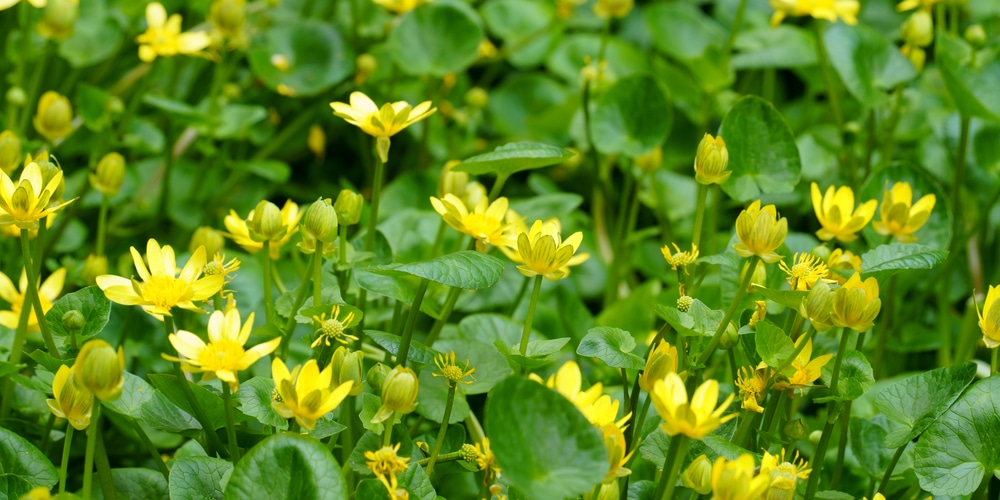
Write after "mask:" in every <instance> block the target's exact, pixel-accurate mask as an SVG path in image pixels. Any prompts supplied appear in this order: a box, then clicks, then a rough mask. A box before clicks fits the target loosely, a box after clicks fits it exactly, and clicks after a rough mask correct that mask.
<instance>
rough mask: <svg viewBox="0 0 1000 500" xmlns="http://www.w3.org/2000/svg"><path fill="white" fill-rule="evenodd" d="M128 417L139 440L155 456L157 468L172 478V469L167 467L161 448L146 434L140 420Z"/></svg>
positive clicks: (166, 476) (154, 460) (165, 477)
mask: <svg viewBox="0 0 1000 500" xmlns="http://www.w3.org/2000/svg"><path fill="white" fill-rule="evenodd" d="M125 418H127V419H128V422H129V424H130V425H131V426H132V430H133V431H135V434H136V436H139V441H142V445H143V446H145V447H146V450H147V451H149V455H150V456H151V457H153V462H154V463H155V464H156V468H157V469H159V470H160V474H163V478H164V479H167V480H169V479H170V470H169V469H167V464H165V463H163V457H162V455H160V450H158V449H156V446H155V445H153V442H152V441H151V440H150V439H149V436H148V435H146V431H144V430H143V429H142V425H140V424H139V421H137V420H136V419H134V418H132V417H125Z"/></svg>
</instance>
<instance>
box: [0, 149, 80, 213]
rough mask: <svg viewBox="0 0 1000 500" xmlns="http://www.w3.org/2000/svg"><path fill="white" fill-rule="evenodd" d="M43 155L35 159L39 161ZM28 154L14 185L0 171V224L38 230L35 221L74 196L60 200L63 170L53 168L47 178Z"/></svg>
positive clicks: (61, 206)
mask: <svg viewBox="0 0 1000 500" xmlns="http://www.w3.org/2000/svg"><path fill="white" fill-rule="evenodd" d="M43 159H47V157H44V158H39V159H38V161H43ZM30 160H31V159H30V156H29V159H28V163H27V165H25V167H24V170H21V176H20V177H19V178H18V180H17V183H16V184H15V183H14V181H13V180H11V178H10V177H8V176H7V174H6V173H4V172H3V171H0V224H14V225H16V226H17V227H18V228H21V229H38V221H39V220H41V219H43V218H45V217H48V216H49V214H52V213H56V212H58V211H60V210H62V209H63V207H65V206H66V205H69V204H70V203H72V202H73V201H75V200H76V198H73V199H72V200H69V201H60V199H59V198H60V197H61V196H62V190H63V173H62V170H61V169H58V168H57V169H56V170H55V173H54V175H52V177H51V178H50V179H45V178H44V176H43V175H42V167H41V166H40V165H39V164H38V163H37V162H35V161H30Z"/></svg>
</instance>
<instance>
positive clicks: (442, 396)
mask: <svg viewBox="0 0 1000 500" xmlns="http://www.w3.org/2000/svg"><path fill="white" fill-rule="evenodd" d="M436 371H437V368H436V367H433V368H427V369H425V370H421V371H420V379H419V380H420V390H419V391H417V410H416V411H417V414H419V415H423V416H424V417H426V418H427V419H429V420H432V421H434V422H441V421H442V420H444V407H445V403H446V402H447V399H448V381H447V380H446V379H445V378H444V377H441V376H437V377H435V376H434V373H435V372H436ZM438 375H440V373H438ZM459 387H460V388H461V387H462V386H461V385H460V386H459ZM468 416H469V403H467V402H466V401H465V396H464V395H463V394H461V391H459V392H458V393H456V394H455V402H454V403H453V404H452V407H451V416H450V417H449V418H448V423H449V424H457V423H459V422H461V421H463V420H465V417H468Z"/></svg>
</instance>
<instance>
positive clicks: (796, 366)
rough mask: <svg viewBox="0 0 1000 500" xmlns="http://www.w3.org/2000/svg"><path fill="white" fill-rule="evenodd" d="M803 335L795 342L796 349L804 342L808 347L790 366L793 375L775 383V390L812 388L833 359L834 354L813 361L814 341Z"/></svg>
mask: <svg viewBox="0 0 1000 500" xmlns="http://www.w3.org/2000/svg"><path fill="white" fill-rule="evenodd" d="M807 337H808V336H806V335H803V336H801V337H799V340H797V341H795V347H798V346H799V345H801V344H802V343H803V342H805V343H806V345H805V346H804V347H803V348H802V350H801V351H799V354H798V355H797V356H795V359H793V360H792V364H791V366H790V369H791V375H789V376H788V378H787V380H786V379H780V380H778V381H777V382H775V383H774V388H775V389H776V390H779V391H783V390H785V389H805V388H807V387H811V386H812V383H813V382H815V381H817V380H819V377H820V375H821V374H822V371H823V367H824V366H826V364H827V363H829V362H830V360H831V359H833V354H823V355H821V356H817V357H816V358H815V359H812V340H811V339H808V338H807Z"/></svg>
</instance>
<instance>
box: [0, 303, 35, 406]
mask: <svg viewBox="0 0 1000 500" xmlns="http://www.w3.org/2000/svg"><path fill="white" fill-rule="evenodd" d="M29 293H31V288H29V289H28V290H26V291H25V300H24V302H23V303H22V304H23V305H22V306H21V314H20V316H19V317H18V320H17V330H15V331H14V344H13V345H12V346H11V350H10V357H9V358H8V359H9V360H10V361H9V362H10V363H11V364H12V365H17V364H19V363H20V362H21V354H22V353H23V351H24V343H25V341H26V340H27V338H28V318H29V317H30V316H31V307H30V303H31V301H30V300H28V297H27V295H28V294H29ZM13 394H14V380H13V379H11V378H10V377H9V376H8V377H6V378H5V379H4V386H3V399H0V420H2V419H5V418H7V414H8V413H9V412H10V402H11V400H12V399H13Z"/></svg>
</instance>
